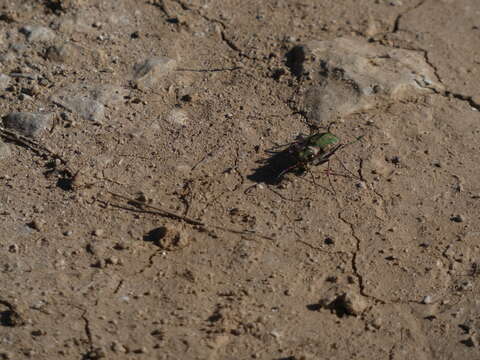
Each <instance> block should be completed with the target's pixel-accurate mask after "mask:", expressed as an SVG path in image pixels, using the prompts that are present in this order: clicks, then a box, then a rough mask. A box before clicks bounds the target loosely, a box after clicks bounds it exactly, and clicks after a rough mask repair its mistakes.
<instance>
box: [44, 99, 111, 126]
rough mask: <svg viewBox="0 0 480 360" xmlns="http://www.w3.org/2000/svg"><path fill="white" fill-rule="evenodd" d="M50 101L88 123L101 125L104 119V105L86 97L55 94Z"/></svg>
mask: <svg viewBox="0 0 480 360" xmlns="http://www.w3.org/2000/svg"><path fill="white" fill-rule="evenodd" d="M52 101H53V102H54V103H56V104H58V105H60V106H62V107H64V108H65V109H67V110H70V111H72V112H74V113H77V114H78V115H80V116H81V117H82V118H83V119H85V120H88V121H93V122H95V123H102V122H103V120H104V118H105V105H103V104H102V103H100V102H99V101H97V100H94V99H92V98H90V97H87V96H83V95H67V94H60V95H58V94H57V95H54V96H53V97H52Z"/></svg>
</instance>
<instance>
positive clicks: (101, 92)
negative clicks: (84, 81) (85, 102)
mask: <svg viewBox="0 0 480 360" xmlns="http://www.w3.org/2000/svg"><path fill="white" fill-rule="evenodd" d="M90 94H91V96H92V98H93V99H95V100H96V101H98V102H100V103H102V104H104V105H106V106H111V105H116V104H119V103H121V102H122V101H124V98H125V96H126V95H127V94H128V92H127V90H126V89H124V88H122V87H120V86H116V85H109V84H105V85H99V86H96V87H94V88H92V89H91V90H90Z"/></svg>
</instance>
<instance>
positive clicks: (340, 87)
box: [294, 38, 443, 125]
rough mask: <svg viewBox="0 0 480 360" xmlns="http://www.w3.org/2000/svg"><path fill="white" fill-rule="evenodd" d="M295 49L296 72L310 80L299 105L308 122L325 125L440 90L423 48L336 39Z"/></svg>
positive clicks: (439, 84)
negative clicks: (357, 113)
mask: <svg viewBox="0 0 480 360" xmlns="http://www.w3.org/2000/svg"><path fill="white" fill-rule="evenodd" d="M297 54H301V56H299V58H300V60H298V59H297V64H296V66H297V69H294V70H295V71H296V72H297V75H299V74H300V73H302V72H303V73H305V72H308V73H309V74H310V76H312V77H313V80H314V85H313V86H312V87H311V88H310V89H309V90H308V91H307V93H306V94H305V99H304V104H303V106H304V108H305V110H306V112H307V116H308V119H309V121H311V122H312V123H317V124H322V125H327V124H329V123H330V122H332V121H334V120H336V119H338V118H342V117H344V116H347V115H349V114H352V113H355V112H359V111H365V110H368V109H370V108H373V107H376V106H379V105H386V104H388V103H391V102H394V101H399V100H405V99H409V98H412V97H415V96H418V94H422V93H432V92H442V91H443V85H442V84H441V83H440V82H439V81H438V80H437V78H436V76H435V72H434V70H433V69H432V68H431V67H430V66H429V65H428V63H427V62H426V61H425V57H424V54H423V53H422V52H418V51H411V50H403V49H395V48H389V47H386V46H382V45H378V44H371V43H368V42H367V41H366V40H364V39H359V38H355V39H353V38H337V39H335V40H328V41H312V42H309V43H307V44H306V45H303V46H302V47H299V48H297ZM303 58H305V59H306V60H304V59H303Z"/></svg>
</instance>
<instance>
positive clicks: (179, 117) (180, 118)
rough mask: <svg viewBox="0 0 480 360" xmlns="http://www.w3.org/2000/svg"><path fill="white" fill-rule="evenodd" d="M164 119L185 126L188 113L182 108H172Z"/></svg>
mask: <svg viewBox="0 0 480 360" xmlns="http://www.w3.org/2000/svg"><path fill="white" fill-rule="evenodd" d="M166 120H167V121H168V122H169V123H171V124H173V125H180V126H186V125H187V123H188V114H187V112H185V111H183V110H180V109H173V110H172V111H170V113H169V114H168V115H167V118H166Z"/></svg>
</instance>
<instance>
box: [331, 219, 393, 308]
mask: <svg viewBox="0 0 480 360" xmlns="http://www.w3.org/2000/svg"><path fill="white" fill-rule="evenodd" d="M342 212H343V211H340V212H339V213H338V218H339V219H340V221H342V222H343V223H344V224H346V225H348V226H349V227H350V233H351V235H352V237H353V238H354V239H355V251H353V252H352V253H351V255H352V262H351V266H352V270H353V273H354V275H355V277H356V278H357V281H358V287H359V291H360V294H361V295H362V296H364V297H366V298H369V299H372V300H374V301H375V302H376V303H380V304H386V301H384V300H382V299H379V298H377V297H375V296H373V295H370V294H368V293H367V292H366V291H365V281H364V278H363V275H362V274H360V271H359V269H358V265H357V257H358V254H359V253H360V243H361V240H360V238H359V237H358V235H357V234H356V231H355V226H354V225H353V224H352V223H351V222H349V221H347V220H346V219H345V218H343V216H342Z"/></svg>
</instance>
